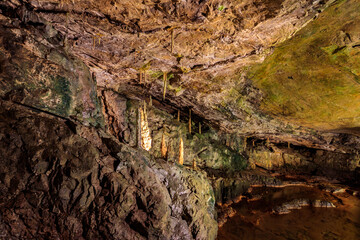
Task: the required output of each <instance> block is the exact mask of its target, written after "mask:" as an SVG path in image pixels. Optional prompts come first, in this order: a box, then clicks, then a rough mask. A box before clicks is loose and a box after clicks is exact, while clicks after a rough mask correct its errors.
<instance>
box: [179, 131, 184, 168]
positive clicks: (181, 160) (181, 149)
mask: <svg viewBox="0 0 360 240" xmlns="http://www.w3.org/2000/svg"><path fill="white" fill-rule="evenodd" d="M179 164H180V165H183V164H184V142H183V139H182V138H180V144H179Z"/></svg>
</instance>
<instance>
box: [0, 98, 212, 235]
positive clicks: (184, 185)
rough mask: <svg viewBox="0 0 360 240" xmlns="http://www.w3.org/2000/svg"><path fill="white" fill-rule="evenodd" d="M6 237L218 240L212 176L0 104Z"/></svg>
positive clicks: (0, 186) (1, 221)
mask: <svg viewBox="0 0 360 240" xmlns="http://www.w3.org/2000/svg"><path fill="white" fill-rule="evenodd" d="M0 109H1V110H0V111H1V114H0V116H1V121H0V138H1V147H0V149H1V150H0V151H1V152H0V153H1V156H2V161H1V162H0V164H1V168H0V169H1V170H0V191H1V194H0V195H1V198H0V206H1V208H0V229H1V237H2V238H6V239H33V238H36V239H215V237H216V233H217V223H216V221H215V216H214V214H215V209H214V204H215V200H214V194H213V191H212V187H211V185H210V184H209V182H208V180H207V178H206V173H204V172H201V171H193V170H190V169H187V168H184V167H183V166H179V165H176V164H173V163H169V162H166V161H163V160H155V159H154V158H153V157H151V156H150V155H149V154H147V153H146V152H145V151H142V150H136V149H133V148H129V147H128V146H126V145H124V144H121V143H119V142H118V141H117V140H116V139H115V138H114V137H112V136H111V135H108V134H106V133H104V132H103V131H101V130H96V129H94V128H91V127H84V126H82V125H76V124H74V123H73V122H70V121H68V120H66V121H65V120H61V119H58V118H55V117H53V116H51V115H49V114H45V113H41V114H36V115H34V112H33V111H32V110H29V109H26V108H24V107H23V106H18V105H14V104H11V103H8V102H5V101H1V108H0Z"/></svg>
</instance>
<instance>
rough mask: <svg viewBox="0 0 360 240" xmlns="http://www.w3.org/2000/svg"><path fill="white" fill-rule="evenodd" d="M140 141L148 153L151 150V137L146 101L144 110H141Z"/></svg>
mask: <svg viewBox="0 0 360 240" xmlns="http://www.w3.org/2000/svg"><path fill="white" fill-rule="evenodd" d="M140 139H141V147H142V148H143V149H145V150H146V151H149V150H150V149H151V142H152V139H151V136H150V129H149V125H148V120H147V110H146V102H145V101H144V109H142V108H140Z"/></svg>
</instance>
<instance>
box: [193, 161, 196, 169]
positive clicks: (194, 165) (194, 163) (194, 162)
mask: <svg viewBox="0 0 360 240" xmlns="http://www.w3.org/2000/svg"><path fill="white" fill-rule="evenodd" d="M193 169H196V158H194V159H193Z"/></svg>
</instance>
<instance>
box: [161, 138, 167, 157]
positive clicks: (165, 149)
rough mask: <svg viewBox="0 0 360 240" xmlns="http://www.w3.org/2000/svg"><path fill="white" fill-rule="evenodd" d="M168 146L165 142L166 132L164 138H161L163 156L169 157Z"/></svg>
mask: <svg viewBox="0 0 360 240" xmlns="http://www.w3.org/2000/svg"><path fill="white" fill-rule="evenodd" d="M167 151H168V149H167V146H166V142H165V134H164V133H163V135H162V138H161V157H162V158H165V159H166V158H167Z"/></svg>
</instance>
